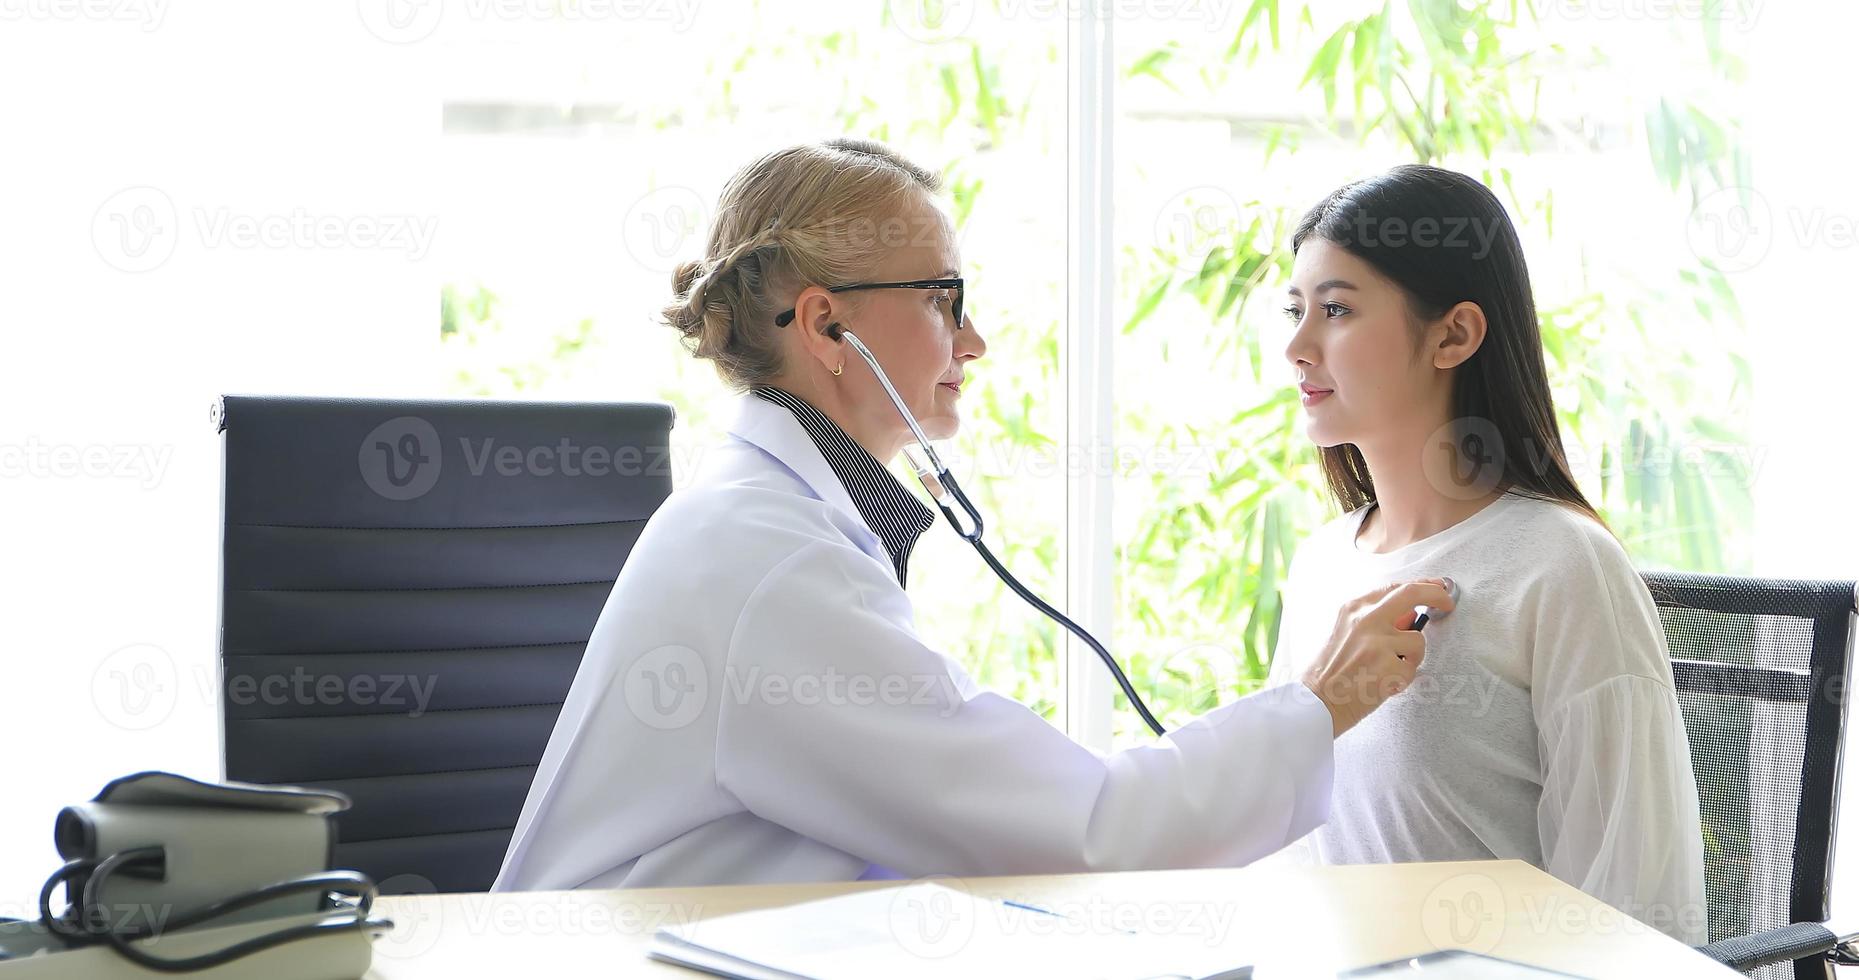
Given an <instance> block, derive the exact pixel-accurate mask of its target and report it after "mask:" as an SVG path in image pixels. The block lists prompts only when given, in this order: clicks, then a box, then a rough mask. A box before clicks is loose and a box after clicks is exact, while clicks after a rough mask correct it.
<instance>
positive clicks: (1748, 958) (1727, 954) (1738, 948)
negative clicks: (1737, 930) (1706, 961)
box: [1698, 922, 1840, 970]
mask: <svg viewBox="0 0 1859 980" xmlns="http://www.w3.org/2000/svg"><path fill="white" fill-rule="evenodd" d="M1839 942H1840V937H1838V936H1836V935H1834V934H1833V930H1831V929H1828V928H1827V927H1826V926H1823V925H1821V924H1820V923H1818V922H1796V923H1794V924H1793V925H1786V926H1782V927H1780V928H1777V929H1770V930H1767V931H1766V932H1756V933H1751V934H1749V935H1747V936H1732V937H1730V938H1729V939H1719V940H1717V941H1716V942H1714V943H1711V944H1710V945H1708V946H1699V947H1698V952H1700V953H1703V954H1704V955H1705V956H1708V957H1710V958H1711V959H1713V960H1716V961H1717V962H1719V963H1722V964H1723V965H1725V966H1727V967H1730V968H1731V969H1733V970H1753V969H1755V968H1756V967H1759V966H1767V965H1769V964H1770V963H1787V962H1789V961H1791V960H1798V959H1802V958H1803V957H1808V956H1819V955H1821V954H1823V953H1826V952H1828V951H1829V950H1831V949H1833V948H1834V947H1835V946H1838V945H1839Z"/></svg>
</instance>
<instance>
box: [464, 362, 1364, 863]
mask: <svg viewBox="0 0 1859 980" xmlns="http://www.w3.org/2000/svg"><path fill="white" fill-rule="evenodd" d="M703 462H704V466H703V472H702V473H701V475H700V476H699V477H698V478H697V479H696V481H695V482H694V484H693V485H692V486H690V487H688V488H686V489H683V490H680V491H679V492H677V493H674V494H673V495H672V496H671V498H670V499H668V500H667V501H666V502H665V504H664V505H663V506H662V507H661V508H660V510H659V512H658V514H657V515H656V516H655V517H653V519H652V520H651V522H650V523H649V524H648V525H647V527H646V529H645V531H644V533H643V534H642V535H641V537H640V539H639V542H638V544H637V546H636V547H635V548H634V550H633V553H632V555H631V557H630V558H628V560H627V563H626V566H625V569H624V570H623V571H622V573H621V574H620V576H619V581H618V582H617V583H615V585H614V589H613V593H612V595H611V596H609V598H608V600H607V604H606V607H605V608H604V609H603V610H602V612H601V615H600V619H599V621H598V623H597V624H596V626H595V628H594V632H593V635H592V636H591V638H590V639H589V640H588V645H587V652H586V655H585V656H584V658H583V659H582V662H581V667H580V671H579V672H578V673H577V674H576V676H575V680H574V685H573V687H572V689H571V690H570V691H569V694H568V698H567V703H566V704H564V705H563V707H562V712H561V716H560V718H559V719H558V720H557V721H556V723H555V730H554V733H553V735H552V736H551V738H550V739H549V744H548V748H547V750H546V751H545V752H544V753H543V756H542V762H541V765H540V767H539V768H538V769H537V771H536V776H535V781H534V782H533V783H532V784H531V786H530V789H529V796H528V798H527V800H526V801H525V802H524V804H523V810H522V815H521V816H520V817H519V819H518V821H517V826H516V832H515V835H514V837H513V838H512V839H511V843H510V848H509V851H508V852H507V853H506V855H505V857H504V863H503V869H502V871H501V873H500V874H499V875H498V877H497V882H496V884H495V885H494V886H493V887H494V888H495V889H496V890H529V889H565V888H581V887H621V886H627V887H635V886H656V885H705V884H724V883H746V882H784V881H827V880H851V879H857V878H876V877H896V876H914V875H925V874H938V873H940V874H953V875H988V874H1018V873H1046V872H1069V871H1103V870H1124V869H1140V868H1178V867H1212V866H1234V865H1242V864H1246V863H1248V862H1250V861H1252V860H1254V859H1256V858H1259V857H1263V856H1265V855H1267V854H1270V853H1272V852H1273V851H1275V850H1277V849H1279V848H1280V847H1283V846H1284V845H1285V844H1286V843H1288V842H1290V841H1292V840H1294V839H1296V838H1298V837H1301V836H1302V835H1304V834H1305V833H1307V832H1309V831H1310V830H1311V829H1312V828H1313V827H1315V826H1317V825H1318V824H1320V823H1322V822H1323V820H1324V819H1325V817H1326V816H1327V813H1328V808H1329V800H1330V780H1331V766H1332V760H1331V743H1332V738H1331V721H1330V715H1329V712H1328V710H1327V709H1326V708H1325V707H1324V706H1323V705H1322V703H1321V702H1319V701H1317V700H1316V698H1315V697H1314V696H1313V695H1311V694H1310V693H1309V691H1308V690H1307V689H1305V688H1304V687H1303V686H1302V685H1300V684H1291V685H1287V686H1284V687H1279V688H1275V689H1273V690H1269V691H1265V692H1261V693H1259V694H1255V695H1253V696H1251V697H1247V698H1244V699H1241V700H1239V701H1236V702H1234V703H1232V704H1229V705H1226V706H1224V707H1222V708H1220V709H1218V710H1216V711H1213V712H1210V713H1208V714H1206V715H1204V716H1202V717H1201V718H1199V719H1196V720H1195V721H1193V722H1191V723H1189V724H1186V725H1182V726H1181V727H1179V728H1177V729H1176V730H1174V731H1173V732H1171V733H1170V734H1169V735H1168V736H1167V737H1165V738H1162V739H1158V740H1156V741H1155V742H1154V743H1152V744H1148V745H1144V746H1141V747H1138V748H1133V749H1129V750H1126V751H1123V752H1118V753H1116V754H1113V755H1109V756H1104V755H1100V754H1098V753H1096V752H1093V751H1091V750H1089V749H1086V748H1084V747H1083V746H1080V745H1078V744H1077V743H1075V742H1073V741H1071V740H1070V739H1069V738H1067V737H1066V736H1065V735H1064V733H1062V732H1060V731H1059V730H1058V729H1056V728H1054V727H1052V726H1051V725H1050V724H1048V723H1047V722H1046V721H1045V720H1044V719H1042V718H1040V717H1039V716H1038V715H1037V714H1034V713H1033V712H1032V711H1031V710H1030V709H1028V708H1027V707H1026V706H1024V705H1022V704H1019V703H1018V702H1016V701H1014V700H1012V699H1010V698H1008V697H1005V696H1003V695H1001V694H997V693H994V692H991V691H987V690H983V689H982V688H980V687H979V686H977V685H976V684H975V682H974V681H973V680H972V679H971V678H970V677H969V676H968V675H967V673H966V672H964V671H963V669H962V668H961V666H960V665H959V664H957V663H956V662H955V661H954V660H952V659H950V658H949V657H947V656H945V655H943V654H940V653H938V652H937V651H935V650H932V649H930V648H929V647H927V646H925V645H924V643H923V641H922V640H920V639H919V638H918V637H917V634H916V630H915V628H914V625H913V622H912V617H911V607H910V600H909V598H908V597H906V596H905V594H904V591H903V589H902V588H900V587H899V585H898V582H897V575H896V572H895V571H894V570H893V568H892V565H891V562H890V560H889V558H888V557H887V556H886V554H885V552H884V549H883V546H882V545H881V544H880V542H879V540H878V537H877V535H876V534H874V533H873V532H872V531H871V530H870V528H868V527H867V526H866V525H865V523H864V521H863V519H862V518H861V517H860V516H859V513H858V510H857V508H856V507H855V506H854V505H853V503H852V500H851V498H850V497H849V496H848V495H847V493H846V490H845V488H844V486H843V485H842V484H841V483H840V482H839V480H838V479H837V477H836V476H835V475H834V473H833V471H832V469H831V468H830V467H829V465H828V463H827V462H826V459H825V457H824V456H823V455H821V453H820V451H819V450H818V449H817V448H816V447H815V445H814V443H813V441H812V440H811V439H810V438H809V436H808V435H807V432H806V430H805V429H803V428H802V427H801V425H800V423H799V421H798V420H797V419H795V418H794V416H793V414H792V413H791V412H789V411H788V410H787V409H786V408H783V407H781V406H779V405H776V404H773V403H770V402H767V401H764V400H762V399H760V398H756V397H754V396H752V395H750V396H744V397H743V398H742V399H741V402H740V407H739V415H738V417H737V419H736V421H735V423H734V424H733V425H732V427H731V430H730V436H729V438H728V439H727V440H725V441H724V442H723V443H722V444H721V445H720V446H718V447H715V448H713V449H712V450H710V451H709V453H708V454H707V456H706V458H705V459H704V461H703Z"/></svg>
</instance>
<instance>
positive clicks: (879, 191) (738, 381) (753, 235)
mask: <svg viewBox="0 0 1859 980" xmlns="http://www.w3.org/2000/svg"><path fill="white" fill-rule="evenodd" d="M941 184H942V181H941V178H940V177H939V176H938V175H937V174H936V173H935V172H934V171H931V170H926V169H924V168H922V167H919V166H917V165H916V164H914V163H911V162H910V161H909V160H906V159H905V158H904V157H903V156H902V155H901V154H899V153H898V152H897V151H895V150H893V149H891V148H890V147H887V146H885V145H884V144H882V143H877V142H873V141H870V140H857V139H835V140H828V141H826V142H824V143H808V144H802V145H799V146H790V147H788V148H786V149H783V150H776V151H775V152H773V153H770V154H768V155H767V156H764V157H762V158H761V159H759V160H757V161H755V162H754V163H752V164H750V165H748V166H747V167H744V168H743V169H742V170H741V171H740V172H738V173H737V174H736V175H735V176H734V177H732V178H731V179H730V181H729V183H728V185H726V186H725V187H724V188H723V194H722V196H721V198H719V200H718V202H717V211H716V217H715V219H714V220H712V222H711V224H710V237H709V241H708V243H707V244H706V246H705V248H704V257H703V258H701V259H698V260H696V261H693V262H686V263H684V264H682V265H680V266H679V267H678V268H677V271H675V272H674V273H672V289H673V291H674V292H675V293H676V294H677V295H676V298H675V299H674V300H673V301H672V302H671V303H670V304H669V305H667V306H666V307H665V310H664V316H665V322H666V323H668V324H670V325H671V326H672V327H674V328H676V329H677V331H678V333H679V334H681V335H682V337H683V341H684V345H685V347H686V348H687V349H689V350H690V352H691V353H692V354H693V355H694V356H696V357H699V358H705V359H708V360H711V361H714V362H715V363H716V369H717V373H718V374H719V375H721V376H722V378H723V380H724V382H726V383H728V384H729V385H731V386H732V387H734V388H737V389H747V388H750V387H753V386H755V385H758V384H766V383H768V382H770V381H772V380H773V379H774V378H775V377H776V376H778V375H779V374H780V373H781V367H782V364H781V348H780V344H779V342H778V339H777V336H776V331H777V330H779V329H781V328H779V327H776V326H775V324H774V318H775V315H776V314H777V313H778V312H780V310H781V309H784V308H785V307H786V305H787V302H786V300H787V297H788V295H789V292H790V291H792V290H794V289H796V288H798V287H800V286H801V285H803V284H815V285H821V286H826V285H836V284H840V283H849V282H855V281H858V280H859V279H861V278H864V277H865V275H866V274H867V273H868V272H869V271H870V269H871V267H872V266H874V265H875V264H876V263H877V262H878V261H879V260H880V259H881V258H882V257H883V253H882V249H881V248H880V247H879V246H880V244H881V243H880V242H879V241H878V240H877V238H878V237H879V236H877V235H875V234H874V230H875V229H877V228H879V227H880V226H881V225H882V223H883V222H885V221H887V220H888V219H890V218H891V217H892V216H894V215H895V214H896V213H897V212H898V211H899V210H901V209H902V207H903V205H904V204H905V202H906V201H907V199H908V196H909V195H910V194H911V193H913V192H922V193H928V194H934V193H936V192H937V191H938V190H940V188H941Z"/></svg>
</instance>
